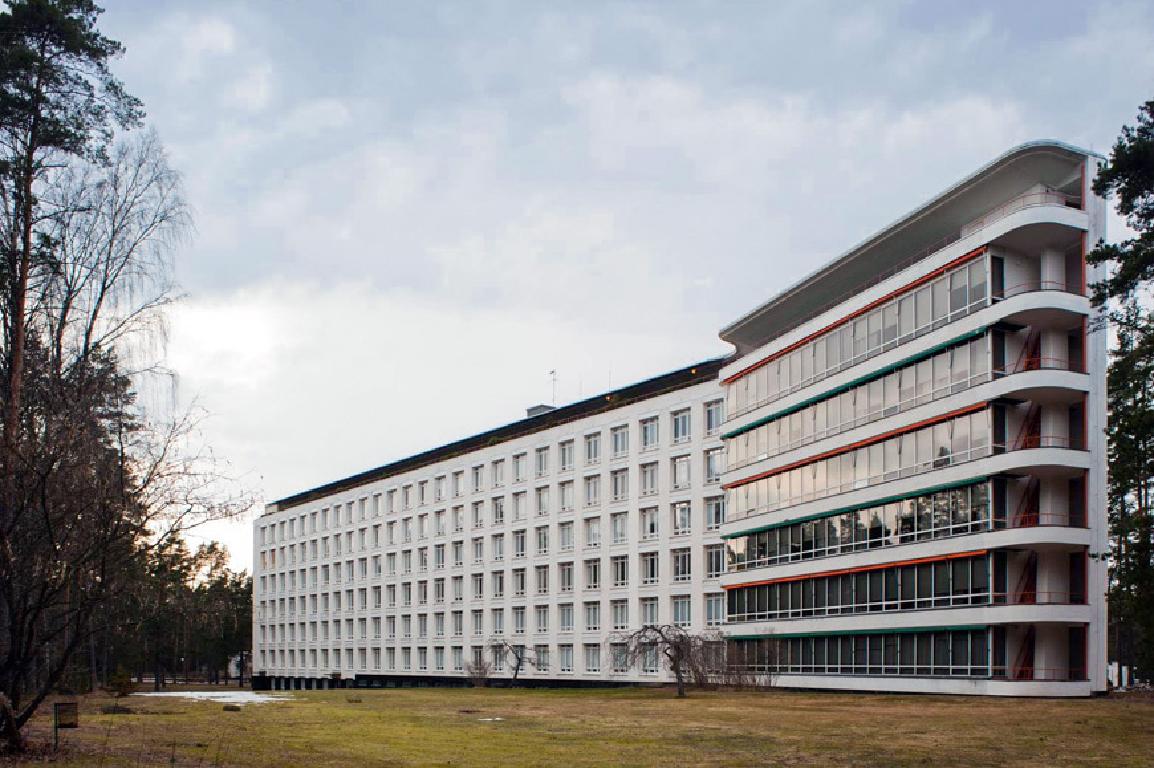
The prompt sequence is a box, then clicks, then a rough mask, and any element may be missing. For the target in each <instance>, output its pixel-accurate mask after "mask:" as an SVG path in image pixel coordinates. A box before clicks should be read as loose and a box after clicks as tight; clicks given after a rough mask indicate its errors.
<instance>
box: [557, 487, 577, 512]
mask: <svg viewBox="0 0 1154 768" xmlns="http://www.w3.org/2000/svg"><path fill="white" fill-rule="evenodd" d="M557 490H558V492H559V493H560V495H561V511H562V512H572V511H573V481H572V480H565V481H563V482H560V483H558V484H557Z"/></svg>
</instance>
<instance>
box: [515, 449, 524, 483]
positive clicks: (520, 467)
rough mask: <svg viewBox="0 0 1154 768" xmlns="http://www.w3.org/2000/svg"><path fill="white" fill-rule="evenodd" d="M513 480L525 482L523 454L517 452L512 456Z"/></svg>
mask: <svg viewBox="0 0 1154 768" xmlns="http://www.w3.org/2000/svg"><path fill="white" fill-rule="evenodd" d="M513 482H514V483H523V482H525V454H523V453H518V454H517V455H516V456H514V457H513Z"/></svg>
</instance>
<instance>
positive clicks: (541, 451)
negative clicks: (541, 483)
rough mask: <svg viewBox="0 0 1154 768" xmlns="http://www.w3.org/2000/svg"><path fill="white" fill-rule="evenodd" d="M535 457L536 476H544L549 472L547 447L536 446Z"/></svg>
mask: <svg viewBox="0 0 1154 768" xmlns="http://www.w3.org/2000/svg"><path fill="white" fill-rule="evenodd" d="M536 459H537V463H536V469H537V477H544V476H545V475H547V474H549V448H548V447H545V448H538V449H537V451H536Z"/></svg>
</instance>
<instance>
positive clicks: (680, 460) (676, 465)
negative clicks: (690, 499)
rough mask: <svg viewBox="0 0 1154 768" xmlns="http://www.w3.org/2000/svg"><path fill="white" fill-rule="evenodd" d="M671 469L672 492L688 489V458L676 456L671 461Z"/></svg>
mask: <svg viewBox="0 0 1154 768" xmlns="http://www.w3.org/2000/svg"><path fill="white" fill-rule="evenodd" d="M671 465H672V469H673V490H675V491H677V490H683V489H685V488H688V487H689V457H688V456H677V457H674V458H673V460H672V461H671Z"/></svg>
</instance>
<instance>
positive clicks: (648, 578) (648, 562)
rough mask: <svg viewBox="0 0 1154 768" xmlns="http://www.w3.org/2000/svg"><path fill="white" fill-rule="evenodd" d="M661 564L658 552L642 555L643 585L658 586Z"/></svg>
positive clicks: (643, 553)
mask: <svg viewBox="0 0 1154 768" xmlns="http://www.w3.org/2000/svg"><path fill="white" fill-rule="evenodd" d="M658 569H659V563H658V560H657V553H656V552H642V553H641V583H642V584H656V583H657V580H658V576H659V573H658Z"/></svg>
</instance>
